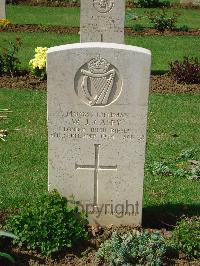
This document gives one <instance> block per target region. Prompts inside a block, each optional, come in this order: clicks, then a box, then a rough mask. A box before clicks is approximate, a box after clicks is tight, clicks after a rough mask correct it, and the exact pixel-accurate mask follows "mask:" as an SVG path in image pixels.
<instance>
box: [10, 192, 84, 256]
mask: <svg viewBox="0 0 200 266" xmlns="http://www.w3.org/2000/svg"><path fill="white" fill-rule="evenodd" d="M7 228H8V229H9V230H10V231H11V232H13V233H14V234H15V235H16V236H17V238H16V239H15V240H14V243H15V244H18V245H19V246H20V247H21V246H25V247H26V248H28V249H30V250H38V251H39V252H41V253H42V254H43V255H46V256H51V255H54V254H56V253H58V252H60V251H62V250H64V249H66V248H71V247H74V245H76V244H77V242H78V241H81V240H85V239H87V232H86V219H85V216H84V215H83V214H82V213H80V212H79V210H78V207H77V206H76V205H70V204H69V202H68V200H67V199H66V198H64V197H61V196H60V195H59V194H58V192H56V191H54V192H52V193H49V194H46V195H43V196H41V197H40V198H38V199H37V200H36V201H35V202H34V203H32V204H28V205H27V206H26V207H25V208H24V209H22V210H21V213H20V214H18V215H15V216H13V217H11V218H10V219H9V220H8V221H7Z"/></svg>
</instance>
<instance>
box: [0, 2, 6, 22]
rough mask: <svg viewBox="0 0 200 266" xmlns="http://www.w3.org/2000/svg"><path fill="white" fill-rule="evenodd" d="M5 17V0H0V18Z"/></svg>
mask: <svg viewBox="0 0 200 266" xmlns="http://www.w3.org/2000/svg"><path fill="white" fill-rule="evenodd" d="M5 18H6V0H0V19H5Z"/></svg>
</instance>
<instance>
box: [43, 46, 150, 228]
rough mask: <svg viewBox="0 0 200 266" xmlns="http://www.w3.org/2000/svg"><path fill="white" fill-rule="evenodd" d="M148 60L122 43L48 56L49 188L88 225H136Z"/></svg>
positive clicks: (146, 52) (56, 49)
mask: <svg viewBox="0 0 200 266" xmlns="http://www.w3.org/2000/svg"><path fill="white" fill-rule="evenodd" d="M150 61H151V55H150V51H149V50H146V49H143V48H138V47H134V46H128V45H120V44H109V43H82V44H70V45H64V46H59V47H53V48H50V49H49V50H48V53H47V73H48V135H49V156H48V158H49V190H53V189H57V190H58V191H59V192H60V193H61V194H62V195H64V196H66V197H68V198H69V197H71V196H73V197H74V199H75V200H76V201H79V202H80V206H82V208H83V209H84V210H85V211H87V213H90V215H89V220H90V223H91V224H96V223H97V224H101V225H108V224H114V225H119V224H136V225H139V224H141V219H142V195H143V178H144V159H145V141H146V122H147V106H148V91H149V77H150Z"/></svg>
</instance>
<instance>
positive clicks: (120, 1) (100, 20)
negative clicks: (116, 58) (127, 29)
mask: <svg viewBox="0 0 200 266" xmlns="http://www.w3.org/2000/svg"><path fill="white" fill-rule="evenodd" d="M124 19H125V1H124V0H81V21H80V22H81V23H80V34H81V42H112V43H124Z"/></svg>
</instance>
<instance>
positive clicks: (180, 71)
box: [170, 57, 200, 84]
mask: <svg viewBox="0 0 200 266" xmlns="http://www.w3.org/2000/svg"><path fill="white" fill-rule="evenodd" d="M170 74H171V76H172V78H173V79H174V80H176V81H177V82H178V83H181V82H184V83H187V84H199V83H200V62H199V60H198V58H197V57H196V58H189V57H184V59H183V61H179V60H175V61H174V62H171V63H170Z"/></svg>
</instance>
